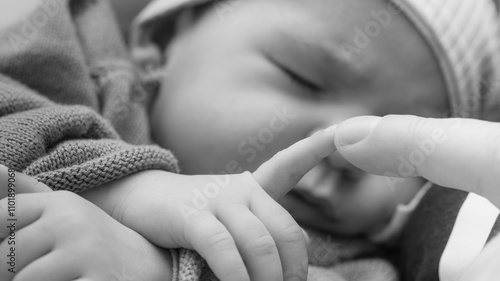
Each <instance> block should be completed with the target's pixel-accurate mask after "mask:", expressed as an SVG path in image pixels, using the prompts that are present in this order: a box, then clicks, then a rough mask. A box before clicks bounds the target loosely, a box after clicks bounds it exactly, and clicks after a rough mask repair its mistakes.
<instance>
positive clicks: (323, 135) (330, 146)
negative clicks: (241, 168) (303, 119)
mask: <svg viewBox="0 0 500 281" xmlns="http://www.w3.org/2000/svg"><path fill="white" fill-rule="evenodd" d="M335 131H336V126H332V127H330V128H328V129H325V130H321V131H318V132H317V133H315V134H314V135H312V136H310V137H308V138H305V139H303V140H301V141H299V142H297V143H295V144H293V145H292V146H290V147H288V148H287V149H285V150H282V151H280V152H278V153H277V154H276V155H274V156H273V158H271V159H270V160H268V161H267V162H265V163H264V164H262V165H261V166H260V167H259V168H258V169H257V170H256V171H255V172H254V173H253V176H254V178H255V180H256V181H257V182H258V183H259V184H260V186H262V188H264V190H265V191H266V192H267V193H268V194H269V195H270V196H271V197H272V198H273V199H275V200H278V199H280V198H281V197H282V196H283V195H285V194H286V193H287V192H288V191H290V189H292V188H293V187H294V186H295V185H296V184H297V182H299V180H300V179H301V178H302V177H303V176H304V175H305V174H306V173H307V172H309V170H311V169H312V168H313V167H314V166H316V165H317V164H319V163H320V162H321V160H323V159H324V158H325V157H327V156H329V155H330V154H332V153H333V152H335V145H334V140H335Z"/></svg>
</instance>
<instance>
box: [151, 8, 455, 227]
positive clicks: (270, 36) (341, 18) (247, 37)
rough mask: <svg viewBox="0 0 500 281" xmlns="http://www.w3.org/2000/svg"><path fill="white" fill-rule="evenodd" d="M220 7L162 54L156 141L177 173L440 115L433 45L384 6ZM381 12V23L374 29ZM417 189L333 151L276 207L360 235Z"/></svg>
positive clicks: (253, 162) (234, 168)
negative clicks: (347, 123)
mask: <svg viewBox="0 0 500 281" xmlns="http://www.w3.org/2000/svg"><path fill="white" fill-rule="evenodd" d="M218 3H220V4H215V5H209V6H208V7H206V8H205V10H204V13H202V14H201V15H198V17H197V18H196V19H195V20H193V21H190V20H189V19H186V20H185V21H184V27H183V30H182V32H181V33H180V35H178V36H177V37H176V38H175V39H174V42H173V43H172V44H171V45H170V47H169V49H167V50H166V55H167V57H168V58H169V61H168V64H167V66H166V67H167V69H166V71H167V72H168V73H169V75H168V76H167V77H166V78H165V80H164V81H163V85H162V89H161V92H160V95H159V97H158V100H157V102H156V103H155V105H154V108H153V112H152V126H153V134H154V137H155V139H156V140H157V141H158V143H159V144H161V145H163V146H165V147H168V148H169V149H172V150H173V151H174V153H175V155H176V156H177V157H178V159H179V161H180V165H181V168H182V170H183V172H184V173H188V174H199V173H219V172H224V173H238V172H242V171H245V170H249V171H253V170H255V169H256V168H257V167H258V166H259V165H260V164H262V163H263V162H264V161H266V160H267V159H269V158H270V157H271V156H272V155H274V154H275V153H276V152H278V151H279V150H282V149H284V148H286V147H288V146H289V145H291V144H293V143H295V142H297V141H298V140H300V139H302V138H304V137H307V136H308V135H310V134H311V133H312V132H314V131H316V130H318V129H320V128H324V127H326V126H329V125H331V124H335V123H339V122H342V121H343V120H346V119H348V118H351V117H354V116H358V115H380V116H382V115H387V114H414V115H420V116H429V117H441V116H443V114H444V112H445V111H446V107H447V104H446V95H445V87H444V84H443V79H442V77H441V74H440V70H439V67H438V65H437V62H436V60H435V59H434V57H433V55H432V53H431V51H430V49H429V48H428V46H427V45H426V43H425V41H424V40H423V38H422V37H421V36H420V35H419V33H418V32H417V31H416V29H415V28H414V27H413V26H412V25H411V24H410V23H409V21H408V20H407V19H406V18H405V17H404V15H403V14H395V13H394V11H395V10H394V9H393V8H391V9H388V5H387V2H385V1H383V0H306V1H304V0H252V1H244V0H234V1H227V2H225V1H222V2H218ZM381 11H385V12H381ZM381 13H383V14H384V15H387V13H389V15H390V19H388V18H387V17H386V18H385V19H384V20H383V21H380V23H379V21H378V20H377V17H376V16H374V15H375V14H378V15H381ZM379 20H380V18H379ZM377 26H378V32H375V31H377V30H376V27H377ZM360 30H363V31H362V32H363V33H364V34H365V35H364V36H363V35H360ZM366 30H368V33H369V34H371V35H373V36H371V35H368V33H367V31H366ZM370 30H371V31H370ZM362 37H364V39H365V41H362ZM363 42H364V44H361V43H363ZM339 46H343V47H339ZM349 50H350V51H349ZM420 184H421V183H420V182H419V181H417V180H408V181H405V182H404V185H405V186H404V187H401V185H398V186H396V188H395V189H393V188H392V187H391V186H390V185H389V184H388V181H387V179H386V178H384V177H378V176H372V175H366V174H363V173H361V172H360V171H357V170H356V169H355V168H353V167H352V166H350V165H348V164H347V163H346V162H345V161H344V160H343V159H341V157H340V156H338V155H334V156H332V157H331V158H330V159H327V160H325V161H324V163H322V164H321V165H319V166H318V167H316V168H315V169H314V170H313V171H311V173H309V174H308V175H306V177H305V178H304V179H303V180H302V181H301V182H300V183H299V185H298V186H297V187H296V188H295V189H294V190H293V191H292V192H291V193H290V194H289V196H287V197H286V198H284V199H283V200H282V203H283V205H284V206H285V207H286V208H287V209H288V210H289V211H290V212H291V213H292V214H293V215H294V217H295V218H296V219H297V221H298V222H299V223H303V224H306V225H309V226H312V227H316V228H319V229H322V230H326V231H330V232H333V233H340V234H359V233H366V232H369V231H372V230H374V229H376V228H378V227H380V226H381V225H382V224H384V223H386V222H387V220H388V219H389V218H390V216H391V214H392V213H393V211H394V207H395V206H396V205H397V204H398V203H401V202H407V201H409V200H410V199H411V197H412V196H413V194H414V193H415V192H416V190H418V187H419V186H420Z"/></svg>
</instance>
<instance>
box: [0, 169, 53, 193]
mask: <svg viewBox="0 0 500 281" xmlns="http://www.w3.org/2000/svg"><path fill="white" fill-rule="evenodd" d="M49 191H52V190H51V189H50V188H49V187H48V186H46V185H45V184H43V183H41V182H39V181H37V180H35V179H34V178H32V177H30V176H27V175H25V174H23V173H19V172H16V171H14V170H13V169H10V168H7V167H6V166H4V165H0V199H1V198H4V197H6V196H13V195H14V194H21V193H34V192H49Z"/></svg>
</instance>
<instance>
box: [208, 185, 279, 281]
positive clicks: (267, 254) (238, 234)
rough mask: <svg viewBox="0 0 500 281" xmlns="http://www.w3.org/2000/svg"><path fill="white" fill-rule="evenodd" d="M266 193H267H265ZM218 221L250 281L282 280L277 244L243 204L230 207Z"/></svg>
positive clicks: (218, 215) (228, 206)
mask: <svg viewBox="0 0 500 281" xmlns="http://www.w3.org/2000/svg"><path fill="white" fill-rule="evenodd" d="M264 194H265V193H264ZM217 218H218V219H219V220H220V221H221V222H222V223H223V224H224V225H225V226H226V228H227V229H228V230H229V232H230V233H231V235H232V236H233V237H234V240H235V242H236V246H237V247H238V250H239V252H240V254H241V256H242V257H243V260H244V262H245V265H246V267H247V271H248V273H249V274H250V279H251V280H266V281H282V280H283V270H282V267H281V259H280V255H279V252H278V248H277V247H276V243H275V241H274V239H273V237H272V236H271V234H270V233H269V232H268V231H267V229H266V227H265V226H264V225H263V224H262V222H261V221H260V220H259V219H258V218H257V217H256V216H255V215H254V214H253V213H252V212H250V210H249V209H248V207H246V206H243V205H227V206H224V207H221V208H219V209H218V211H217Z"/></svg>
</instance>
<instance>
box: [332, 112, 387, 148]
mask: <svg viewBox="0 0 500 281" xmlns="http://www.w3.org/2000/svg"><path fill="white" fill-rule="evenodd" d="M380 119H381V117H375V116H360V117H355V118H352V119H349V120H347V121H345V122H343V123H341V124H340V125H339V126H338V128H337V133H336V142H337V143H338V144H339V145H340V146H346V145H353V144H356V143H358V142H360V141H362V140H364V139H365V138H366V137H367V136H368V135H369V134H370V133H371V132H372V130H373V128H375V126H376V125H377V124H378V122H379V121H380Z"/></svg>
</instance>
